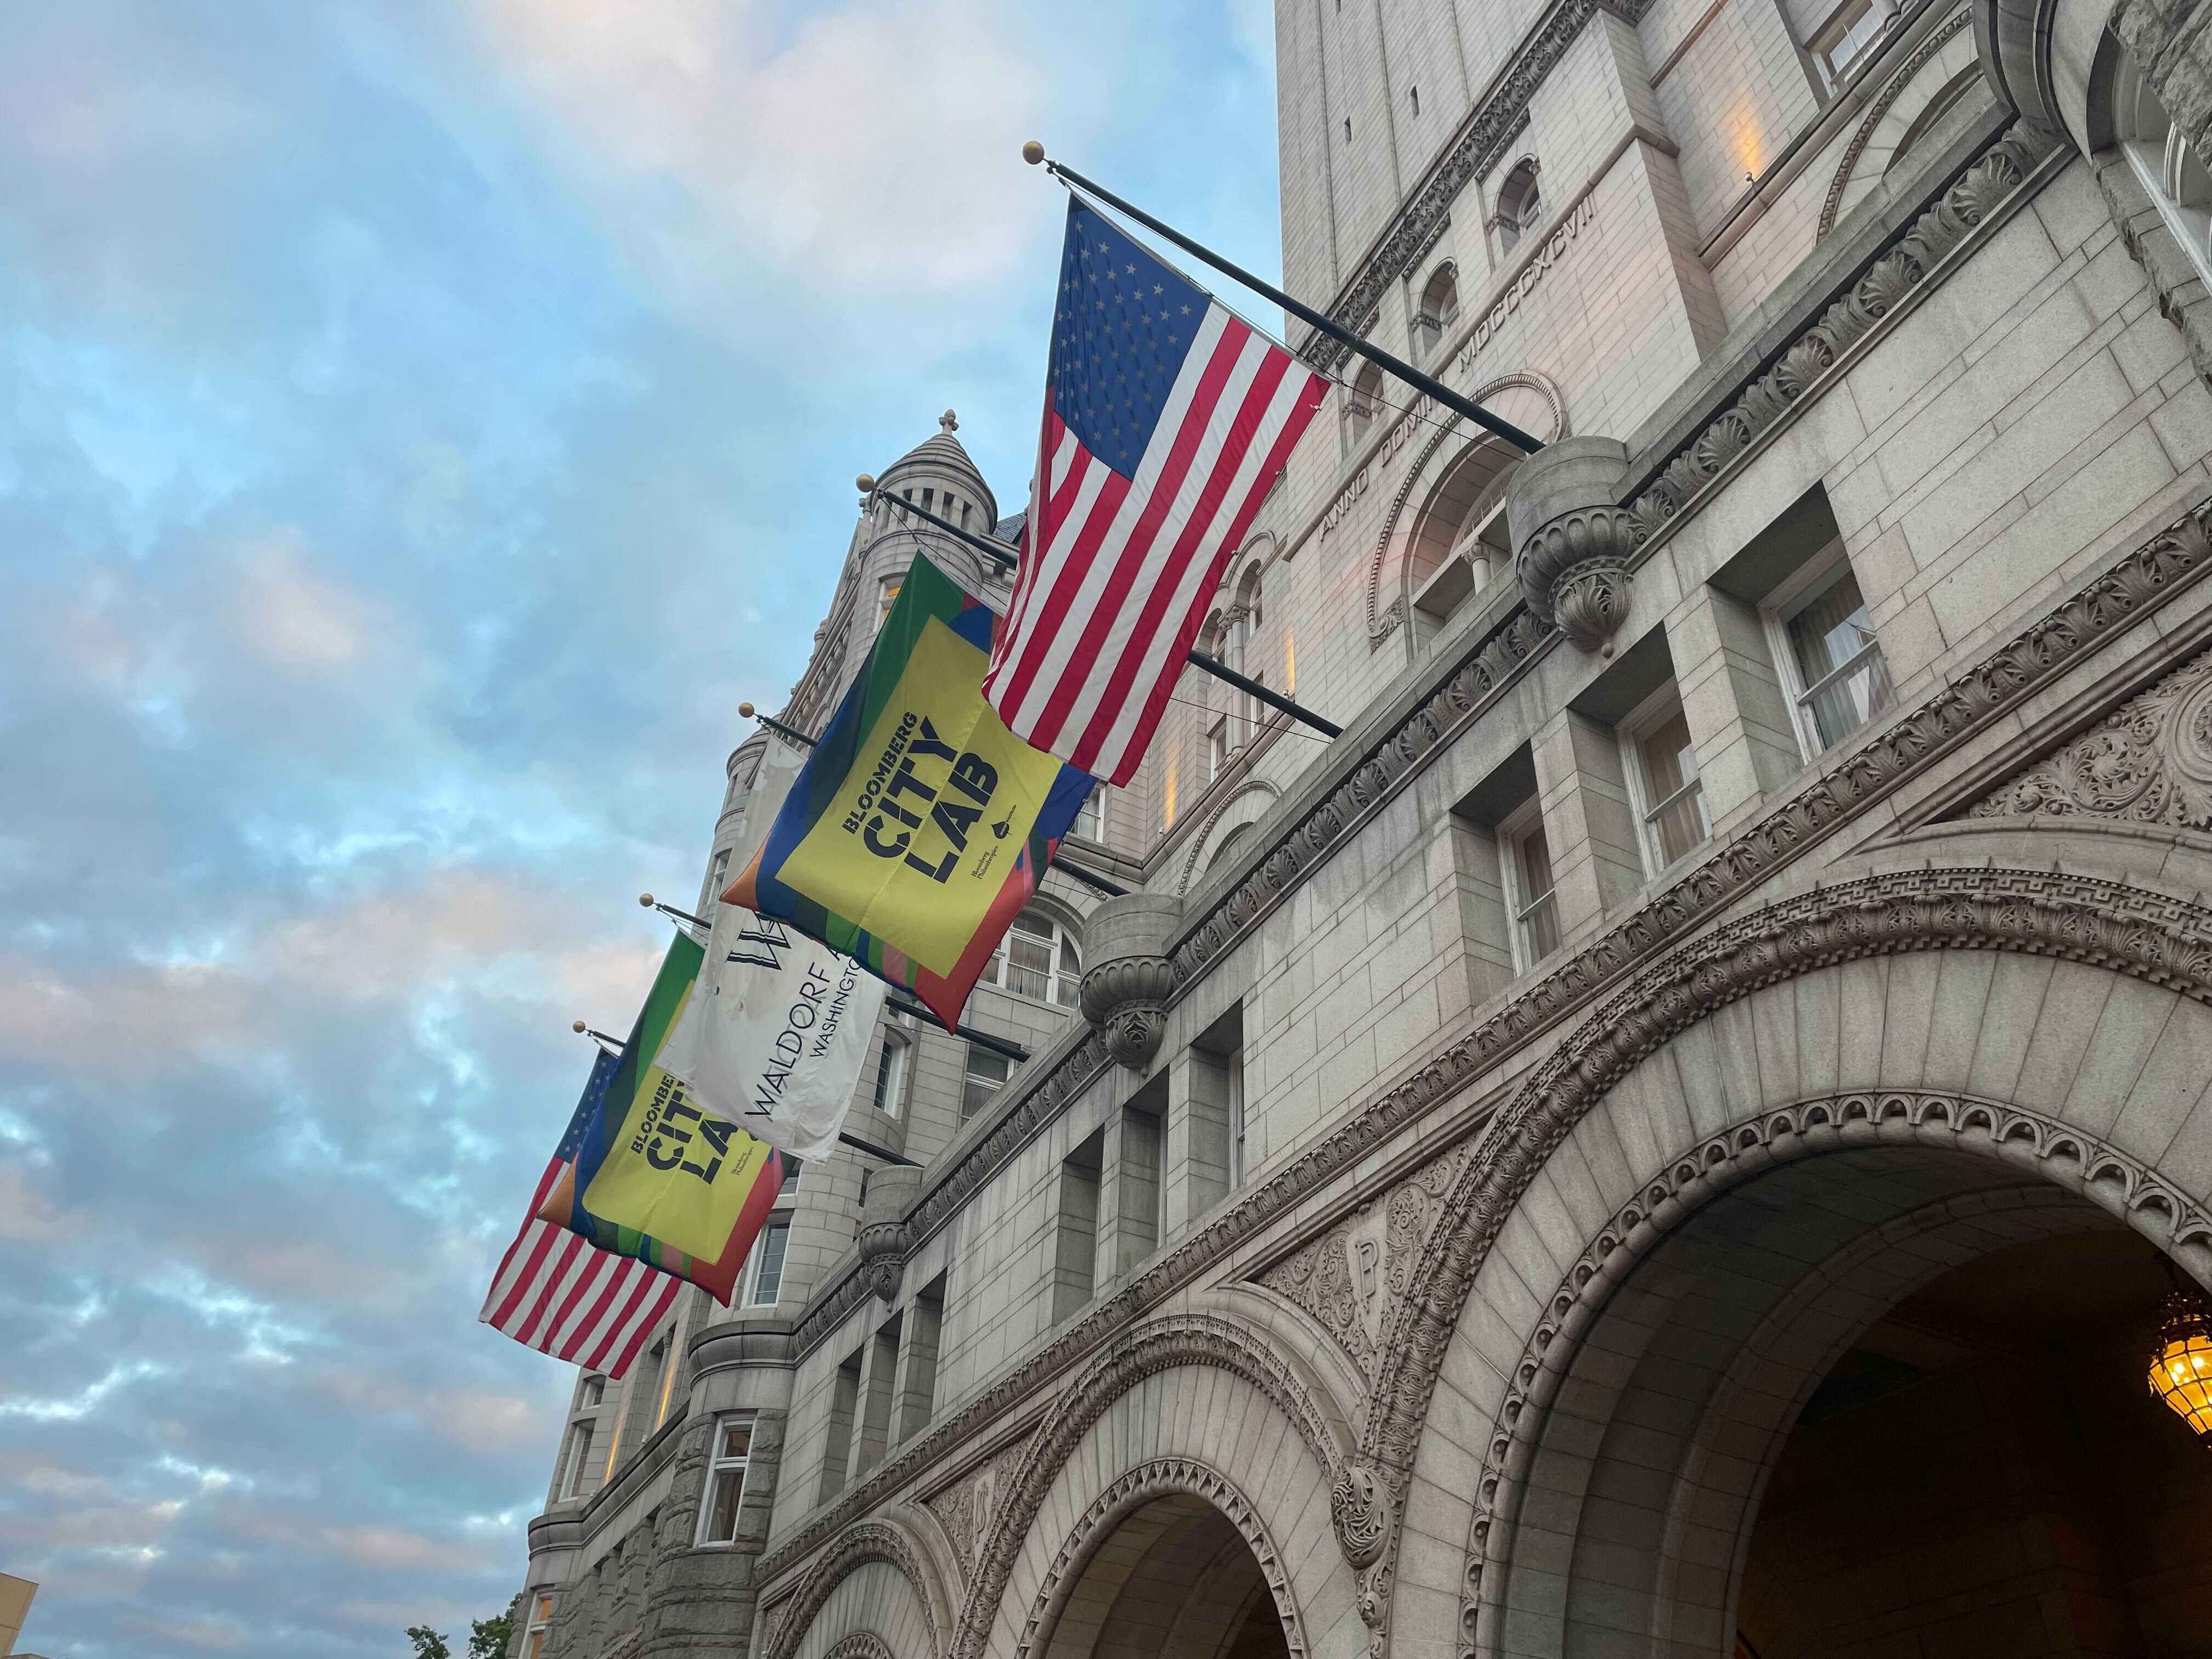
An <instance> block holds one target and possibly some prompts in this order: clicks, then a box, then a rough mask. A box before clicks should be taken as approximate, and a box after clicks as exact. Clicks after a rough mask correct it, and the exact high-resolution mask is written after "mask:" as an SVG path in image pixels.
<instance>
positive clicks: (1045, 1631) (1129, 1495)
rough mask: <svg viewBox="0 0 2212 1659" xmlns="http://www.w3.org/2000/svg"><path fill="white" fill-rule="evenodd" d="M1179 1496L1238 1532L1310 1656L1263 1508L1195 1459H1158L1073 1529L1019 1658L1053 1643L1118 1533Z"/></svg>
mask: <svg viewBox="0 0 2212 1659" xmlns="http://www.w3.org/2000/svg"><path fill="white" fill-rule="evenodd" d="M1179 1494H1183V1495H1188V1496H1189V1497H1193V1498H1199V1499H1200V1500H1202V1501H1203V1502H1205V1503H1206V1504H1210V1505H1211V1506H1212V1508H1213V1509H1215V1510H1218V1511H1219V1512H1220V1513H1221V1515H1222V1516H1225V1517H1226V1519H1227V1520H1228V1522H1229V1523H1230V1525H1231V1526H1232V1527H1234V1528H1236V1529H1237V1534H1238V1536H1240V1537H1242V1538H1243V1541H1244V1544H1245V1547H1246V1548H1248V1549H1249V1550H1250V1551H1251V1552H1252V1556H1253V1559H1255V1560H1256V1561H1257V1562H1259V1564H1260V1572H1261V1577H1262V1578H1263V1579H1264V1580H1265V1581H1266V1583H1267V1593H1268V1595H1270V1596H1271V1597H1272V1598H1273V1601H1274V1605H1275V1616H1276V1617H1277V1618H1278V1619H1279V1620H1281V1621H1282V1625H1283V1639H1284V1641H1285V1644H1287V1645H1288V1646H1289V1648H1290V1650H1291V1659H1305V1656H1306V1638H1305V1622H1304V1620H1303V1619H1302V1618H1300V1616H1299V1613H1298V1607H1297V1601H1295V1600H1294V1599H1293V1598H1292V1596H1291V1581H1290V1575H1289V1574H1288V1573H1287V1572H1285V1571H1284V1568H1283V1553H1282V1551H1281V1550H1280V1549H1279V1547H1277V1545H1276V1543H1275V1541H1274V1539H1273V1537H1272V1536H1270V1535H1269V1534H1268V1531H1267V1525H1266V1523H1265V1522H1262V1521H1261V1518H1260V1515H1259V1511H1258V1510H1256V1509H1255V1508H1254V1507H1253V1505H1252V1503H1251V1501H1250V1500H1249V1498H1246V1497H1245V1496H1244V1494H1243V1492H1240V1491H1238V1490H1237V1485H1236V1483H1235V1482H1234V1481H1232V1480H1230V1479H1229V1477H1228V1476H1227V1475H1225V1474H1222V1473H1221V1472H1220V1471H1219V1470H1218V1469H1216V1468H1213V1467H1212V1465H1210V1464H1208V1463H1205V1462H1200V1460H1199V1459H1197V1458H1194V1457H1165V1458H1158V1459H1155V1460H1153V1461H1152V1462H1148V1463H1141V1464H1139V1465H1138V1466H1137V1467H1136V1468H1133V1469H1131V1470H1129V1471H1128V1472H1127V1474H1123V1475H1121V1477H1120V1478H1119V1479H1117V1480H1115V1481H1114V1482H1113V1483H1112V1484H1111V1485H1109V1486H1108V1487H1107V1488H1106V1490H1105V1491H1104V1492H1101V1493H1099V1494H1098V1496H1097V1498H1095V1499H1093V1500H1092V1502H1091V1507H1090V1508H1089V1509H1087V1510H1085V1511H1084V1512H1083V1514H1082V1515H1081V1516H1080V1517H1079V1518H1078V1519H1077V1521H1076V1523H1075V1525H1074V1526H1073V1528H1070V1529H1069V1531H1068V1534H1067V1537H1066V1541H1064V1542H1063V1543H1062V1544H1061V1545H1060V1550H1059V1553H1057V1554H1055V1555H1054V1557H1053V1559H1052V1565H1050V1566H1049V1567H1048V1568H1047V1569H1046V1571H1045V1577H1044V1582H1043V1583H1042V1584H1041V1585H1040V1586H1039V1587H1038V1589H1037V1593H1036V1598H1035V1599H1034V1600H1033V1601H1032V1602H1031V1603H1030V1615H1029V1619H1028V1621H1027V1622H1026V1623H1025V1624H1024V1626H1022V1636H1021V1641H1020V1643H1019V1644H1018V1646H1016V1648H1015V1649H1014V1659H1031V1656H1033V1655H1035V1654H1036V1653H1037V1652H1038V1651H1039V1644H1040V1642H1048V1641H1049V1640H1050V1638H1051V1637H1052V1634H1053V1632H1054V1627H1055V1626H1057V1625H1058V1624H1059V1622H1060V1614H1061V1613H1063V1612H1064V1611H1065V1610H1066V1606H1067V1601H1068V1597H1069V1595H1071V1594H1072V1593H1073V1591H1074V1590H1075V1589H1076V1587H1077V1586H1078V1585H1079V1583H1081V1582H1082V1579H1083V1570H1084V1569H1085V1567H1086V1566H1087V1565H1089V1564H1090V1562H1091V1559H1092V1558H1093V1557H1094V1556H1095V1555H1096V1554H1097V1550H1098V1547H1099V1546H1100V1545H1101V1544H1103V1542H1104V1541H1106V1540H1107V1539H1108V1538H1109V1537H1111V1536H1112V1535H1113V1534H1114V1531H1115V1528H1117V1527H1119V1526H1120V1525H1121V1522H1123V1521H1124V1520H1126V1519H1127V1517H1128V1516H1131V1515H1133V1513H1135V1512H1136V1511H1137V1510H1140V1509H1143V1508H1144V1507H1145V1506H1146V1505H1147V1504H1153V1503H1156V1502H1158V1500H1159V1499H1160V1498H1167V1497H1173V1496H1176V1495H1179Z"/></svg>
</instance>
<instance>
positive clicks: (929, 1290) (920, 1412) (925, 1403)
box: [897, 1273, 945, 1445]
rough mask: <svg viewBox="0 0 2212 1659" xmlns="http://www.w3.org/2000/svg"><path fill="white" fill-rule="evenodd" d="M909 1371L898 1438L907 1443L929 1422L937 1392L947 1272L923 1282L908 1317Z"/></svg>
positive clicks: (902, 1394)
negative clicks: (939, 1344)
mask: <svg viewBox="0 0 2212 1659" xmlns="http://www.w3.org/2000/svg"><path fill="white" fill-rule="evenodd" d="M944 1328H945V1275H944V1274H943V1273H939V1274H938V1276H937V1277H936V1278H934V1279H931V1280H930V1281H929V1283H928V1284H927V1285H923V1286H922V1288H921V1291H919V1292H917V1293H916V1295H915V1298H914V1307H913V1310H912V1311H911V1312H910V1314H909V1315H908V1332H907V1339H906V1358H905V1365H906V1374H905V1376H903V1377H902V1378H901V1380H900V1385H899V1407H898V1434H897V1442H898V1443H899V1444H901V1445H903V1444H904V1443H906V1442H908V1440H911V1439H912V1438H913V1437H915V1435H917V1434H920V1433H921V1431H922V1430H924V1429H926V1428H927V1427H928V1426H929V1414H930V1412H931V1411H932V1409H933V1407H934V1403H935V1401H936V1396H937V1344H938V1340H939V1336H940V1335H941V1334H942V1333H943V1331H944Z"/></svg>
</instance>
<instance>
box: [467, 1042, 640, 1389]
mask: <svg viewBox="0 0 2212 1659" xmlns="http://www.w3.org/2000/svg"><path fill="white" fill-rule="evenodd" d="M620 1063H621V1058H620V1056H619V1055H616V1054H609V1053H608V1052H606V1051H605V1049H601V1050H600V1051H599V1058H598V1059H597V1060H594V1061H593V1062H592V1075H591V1077H590V1079H588V1080H587V1081H586V1083H585V1085H584V1093H583V1097H582V1098H581V1099H580V1100H579V1101H578V1102H577V1103H576V1110H575V1113H574V1115H573V1116H571V1117H570V1118H569V1120H568V1130H567V1132H566V1133H564V1134H562V1137H561V1145H560V1146H559V1147H558V1149H556V1151H555V1152H554V1154H553V1156H552V1158H550V1160H549V1161H548V1162H547V1164H546V1165H545V1173H544V1175H542V1176H539V1177H538V1190H537V1192H536V1193H535V1194H533V1195H532V1198H531V1200H530V1208H529V1209H528V1210H527V1211H526V1212H525V1219H524V1221H523V1224H522V1231H520V1232H518V1233H517V1234H515V1236H514V1243H512V1244H510V1245H508V1246H507V1254H506V1255H503V1256H501V1258H500V1263H499V1271H498V1272H497V1273H494V1274H493V1275H492V1281H491V1290H490V1291H489V1293H488V1294H487V1295H486V1296H485V1297H484V1304H483V1311H482V1312H480V1313H478V1314H477V1318H478V1319H480V1320H482V1321H483V1322H484V1323H485V1324H487V1325H489V1326H490V1327H491V1328H493V1329H494V1330H496V1331H501V1332H503V1333H505V1334H507V1335H508V1336H511V1337H513V1339H514V1340H516V1341H518V1342H520V1343H521V1344H522V1345H523V1346H525V1347H530V1348H535V1349H537V1350H538V1352H540V1353H547V1354H551V1355H552V1356H553V1357H554V1358H556V1359H565V1360H568V1361H569V1362H570V1363H572V1364H578V1365H582V1366H585V1367H587V1368H588V1369H590V1370H595V1371H603V1372H605V1374H606V1375H607V1376H611V1377H616V1378H620V1377H622V1376H624V1375H626V1374H627V1373H628V1371H629V1367H630V1362H631V1361H632V1360H633V1359H635V1358H637V1351H638V1349H639V1347H640V1346H641V1345H642V1344H643V1343H644V1341H645V1339H646V1338H647V1335H649V1334H651V1333H652V1331H653V1328H654V1327H655V1326H657V1325H658V1324H659V1323H660V1322H661V1321H662V1320H663V1319H664V1318H665V1317H667V1315H668V1310H669V1308H670V1306H671V1304H673V1303H674V1302H675V1300H676V1293H677V1291H679V1290H681V1289H682V1288H683V1287H682V1286H681V1285H679V1284H678V1283H677V1281H676V1280H675V1279H671V1278H670V1277H669V1276H668V1275H667V1274H666V1273H661V1272H659V1271H658V1270H656V1269H655V1268H653V1267H650V1266H649V1265H647V1263H645V1262H643V1261H635V1260H634V1259H631V1258H629V1257H626V1256H620V1255H608V1254H607V1253H606V1252H605V1250H600V1249H594V1248H593V1247H592V1245H591V1244H589V1243H586V1241H585V1240H583V1239H581V1238H580V1237H577V1236H576V1235H575V1234H574V1233H572V1232H570V1231H568V1230H567V1229H566V1228H563V1227H557V1226H555V1225H553V1224H552V1223H550V1222H547V1221H542V1220H540V1219H539V1218H538V1211H539V1210H540V1209H541V1208H542V1207H543V1206H544V1203H545V1200H547V1199H548V1198H550V1196H551V1195H552V1193H553V1189H554V1188H556V1186H558V1185H559V1184H560V1182H561V1181H562V1177H563V1176H566V1175H568V1171H569V1170H570V1168H571V1166H572V1165H573V1164H574V1163H575V1159H576V1149H577V1147H578V1146H580V1145H581V1143H582V1141H583V1138H584V1131H585V1127H586V1125H587V1124H589V1123H590V1121H592V1116H593V1115H594V1114H596V1113H597V1111H598V1110H599V1103H600V1101H601V1100H603V1099H604V1098H605V1096H606V1092H607V1085H609V1084H610V1083H611V1082H612V1081H613V1080H614V1075H615V1071H616V1069H617V1066H619V1065H620Z"/></svg>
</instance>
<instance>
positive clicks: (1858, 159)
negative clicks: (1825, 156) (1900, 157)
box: [1814, 8, 1981, 238]
mask: <svg viewBox="0 0 2212 1659" xmlns="http://www.w3.org/2000/svg"><path fill="white" fill-rule="evenodd" d="M1973 21H1974V18H1973V13H1972V10H1971V9H1965V8H1961V9H1960V10H1958V11H1956V12H1954V13H1953V14H1952V15H1950V16H1949V17H1948V18H1947V19H1946V20H1945V21H1943V22H1942V24H1941V25H1940V26H1938V27H1937V28H1936V31H1935V33H1932V34H1930V35H1929V37H1928V38H1927V39H1926V40H1923V41H1922V42H1921V43H1920V45H1919V46H1918V48H1917V50H1916V51H1915V52H1913V54H1912V56H1911V57H1910V58H1906V59H1905V62H1904V64H1901V65H1900V66H1899V69H1898V70H1897V72H1896V73H1895V74H1893V75H1892V76H1890V77H1889V79H1888V80H1887V81H1886V82H1883V83H1882V88H1881V91H1880V92H1878V93H1876V94H1875V95H1874V101H1873V102H1871V103H1870V104H1869V105H1868V106H1867V112H1866V114H1865V116H1864V117H1863V118H1861V120H1860V122H1859V124H1858V125H1857V127H1856V128H1855V129H1853V131H1852V132H1851V137H1850V142H1849V143H1846V144H1845V145H1844V154H1843V158H1842V159H1841V160H1840V161H1838V162H1837V163H1836V173H1835V177H1834V178H1833V179H1831V180H1830V181H1829V184H1828V194H1827V199H1826V201H1824V202H1823V203H1822V204H1820V228H1819V229H1818V230H1816V231H1815V232H1814V236H1815V237H1816V238H1818V237H1821V236H1826V234H1828V233H1829V232H1830V231H1831V230H1833V229H1834V228H1836V220H1837V219H1838V216H1841V214H1842V212H1843V210H1844V195H1845V193H1846V192H1848V191H1850V188H1851V186H1852V185H1853V184H1854V183H1855V182H1856V183H1857V184H1859V185H1861V186H1862V187H1863V188H1864V189H1871V188H1872V187H1873V185H1874V184H1875V182H1876V181H1877V180H1879V179H1881V175H1882V174H1883V173H1885V172H1886V171H1887V169H1888V165H1889V162H1890V161H1891V160H1892V158H1893V155H1895V154H1896V153H1897V150H1898V149H1899V137H1900V135H1903V134H1905V133H1907V132H1909V131H1910V127H1909V125H1908V124H1909V123H1911V121H1912V120H1913V119H1914V118H1915V116H1916V115H1917V112H1921V111H1923V110H1925V109H1927V108H1928V107H1929V106H1931V105H1932V104H1933V103H1934V101H1935V100H1936V99H1937V98H1939V97H1941V96H1942V95H1943V94H1946V93H1952V94H1955V93H1956V92H1959V91H1962V90H1964V87H1965V86H1966V85H1970V84H1972V76H1976V75H1978V73H1979V71H1980V65H1981V60H1980V59H1979V58H1978V57H1977V56H1976V55H1975V52H1974V44H1973V38H1972V28H1973ZM1962 36H1963V37H1965V39H1964V40H1963V41H1962V43H1961V45H1960V46H1956V47H1954V46H1952V42H1954V41H1955V40H1960V37H1962ZM1937 58H1943V59H1944V60H1945V68H1946V69H1948V70H1950V71H1951V72H1950V73H1948V74H1938V75H1936V76H1929V77H1926V82H1925V84H1918V83H1920V82H1922V78H1923V77H1922V76H1921V71H1922V70H1924V69H1926V68H1927V67H1928V65H1929V64H1930V63H1932V62H1934V61H1935V60H1936V59H1937ZM1954 60H1957V61H1954ZM1959 62H1963V64H1964V69H1963V70H1960V69H1959V67H1958V64H1959ZM1962 76H1963V77H1965V78H1964V80H1963V82H1962ZM1907 94H1911V95H1909V96H1908V95H1907ZM1893 111H1894V118H1893ZM1883 138H1887V140H1888V143H1887V144H1885V143H1881V142H1880V140H1881V139H1883ZM1870 149H1871V151H1872V152H1873V153H1872V154H1869V150H1870Z"/></svg>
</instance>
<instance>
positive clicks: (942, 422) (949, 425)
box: [937, 409, 960, 432]
mask: <svg viewBox="0 0 2212 1659" xmlns="http://www.w3.org/2000/svg"><path fill="white" fill-rule="evenodd" d="M937 429H938V430H939V432H957V431H959V430H960V417H959V416H957V415H955V414H954V413H953V412H952V411H951V410H949V409H948V410H945V413H943V414H942V415H940V416H938V417H937Z"/></svg>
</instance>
